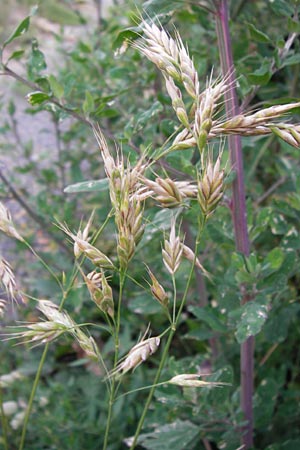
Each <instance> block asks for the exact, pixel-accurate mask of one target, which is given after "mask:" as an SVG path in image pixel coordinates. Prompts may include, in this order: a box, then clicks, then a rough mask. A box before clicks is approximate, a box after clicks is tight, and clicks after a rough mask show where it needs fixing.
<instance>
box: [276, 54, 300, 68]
mask: <svg viewBox="0 0 300 450" xmlns="http://www.w3.org/2000/svg"><path fill="white" fill-rule="evenodd" d="M299 63H300V54H299V53H296V54H295V55H291V56H288V57H287V58H285V59H284V60H283V62H282V64H281V67H285V66H293V65H294V64H299Z"/></svg>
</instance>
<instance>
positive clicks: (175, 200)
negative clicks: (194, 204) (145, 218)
mask: <svg viewBox="0 0 300 450" xmlns="http://www.w3.org/2000/svg"><path fill="white" fill-rule="evenodd" d="M140 181H141V184H142V186H141V187H139V189H138V190H137V192H136V194H135V197H136V198H137V199H142V200H145V199H146V198H148V197H152V198H153V199H155V200H157V201H158V202H159V203H160V204H161V205H162V206H163V207H164V208H173V207H177V206H180V205H182V203H183V202H184V200H185V199H186V198H195V197H197V186H196V185H195V184H194V183H192V182H189V181H175V180H172V179H170V178H161V177H157V178H155V181H153V180H149V179H148V178H146V177H141V179H140Z"/></svg>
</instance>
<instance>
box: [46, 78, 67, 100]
mask: <svg viewBox="0 0 300 450" xmlns="http://www.w3.org/2000/svg"><path fill="white" fill-rule="evenodd" d="M48 81H49V84H50V89H51V91H52V93H53V95H54V97H56V98H58V99H61V98H62V97H63V95H64V87H63V86H62V85H61V84H60V83H59V82H58V81H57V79H56V78H55V76H54V75H49V77H48Z"/></svg>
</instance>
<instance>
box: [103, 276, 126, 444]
mask: <svg viewBox="0 0 300 450" xmlns="http://www.w3.org/2000/svg"><path fill="white" fill-rule="evenodd" d="M125 279H126V269H125V270H124V271H121V272H120V290H119V299H118V307H117V318H116V326H115V357H114V366H113V370H114V369H115V368H116V367H117V364H118V359H119V346H120V343H119V334H120V323H121V303H122V297H123V289H124V284H125ZM116 391H117V389H116V377H115V376H113V377H112V381H111V386H110V393H109V403H108V413H107V421H106V428H105V435H104V443H103V450H106V449H107V445H108V437H109V431H110V426H111V421H112V411H113V405H114V402H115V396H116Z"/></svg>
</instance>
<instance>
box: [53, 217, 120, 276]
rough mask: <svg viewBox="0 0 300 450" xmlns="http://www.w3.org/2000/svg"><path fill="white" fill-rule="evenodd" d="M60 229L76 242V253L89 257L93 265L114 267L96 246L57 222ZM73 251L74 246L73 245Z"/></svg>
mask: <svg viewBox="0 0 300 450" xmlns="http://www.w3.org/2000/svg"><path fill="white" fill-rule="evenodd" d="M59 227H60V229H61V230H63V231H64V232H65V233H66V234H67V235H68V236H69V237H70V238H71V239H73V241H74V245H75V244H76V249H78V250H77V254H78V252H81V253H83V254H84V255H85V256H86V257H87V258H89V259H90V260H91V261H92V263H93V264H94V265H95V266H99V267H103V268H108V269H112V268H113V267H114V265H113V263H112V261H111V260H110V259H109V258H108V256H106V255H105V254H104V253H103V252H101V251H100V250H99V249H98V248H96V247H94V246H93V245H91V244H90V243H89V242H87V241H86V240H84V239H81V238H80V237H79V236H78V234H74V233H72V232H71V231H70V230H69V228H68V227H67V226H66V225H63V224H61V223H60V224H59ZM74 252H75V247H74Z"/></svg>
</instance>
